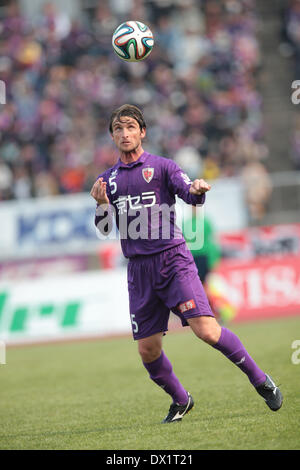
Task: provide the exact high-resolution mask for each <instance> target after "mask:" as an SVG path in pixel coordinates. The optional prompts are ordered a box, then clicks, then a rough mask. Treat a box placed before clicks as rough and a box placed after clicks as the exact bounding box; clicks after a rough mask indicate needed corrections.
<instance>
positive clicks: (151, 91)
mask: <svg viewBox="0 0 300 470" xmlns="http://www.w3.org/2000/svg"><path fill="white" fill-rule="evenodd" d="M83 4H84V2H83ZM37 13H38V14H37V15H36V17H33V18H31V19H30V21H29V20H28V19H26V17H25V16H23V15H22V14H21V12H20V10H19V7H18V4H17V3H15V2H10V4H9V6H7V7H5V8H2V11H1V16H2V21H1V26H0V79H1V80H3V81H4V82H5V84H6V93H7V98H6V105H5V106H1V108H2V111H1V113H0V200H7V199H22V198H26V197H32V196H33V197H41V196H46V195H55V194H68V193H75V192H84V191H90V188H91V186H92V184H93V182H94V180H95V178H96V177H97V175H98V174H99V173H101V172H102V171H103V170H105V169H106V168H108V167H109V166H111V165H112V164H114V163H115V161H116V159H117V154H116V150H115V148H114V147H113V145H112V142H111V138H110V135H109V132H108V118H109V116H110V114H111V111H112V110H113V109H114V108H115V107H118V106H119V105H121V104H124V103H132V104H136V105H138V106H139V107H141V108H142V110H143V112H144V116H145V119H146V122H147V127H148V134H147V139H146V142H145V144H144V148H145V149H146V150H148V151H150V152H152V153H156V154H158V155H163V156H166V157H168V158H172V159H174V160H176V161H177V162H178V163H179V164H180V165H181V166H182V167H183V168H184V169H186V170H187V171H188V173H189V176H190V177H191V178H195V177H199V176H201V177H204V178H206V179H209V180H213V179H215V178H219V177H222V176H235V175H240V176H241V177H242V178H243V180H244V181H245V184H246V186H247V185H249V192H248V194H249V198H251V197H252V198H253V197H254V196H255V197H254V199H255V198H256V199H259V196H258V195H257V194H256V195H253V191H250V188H252V184H253V181H256V183H257V186H259V184H260V183H261V188H262V191H261V194H262V196H261V197H260V199H261V200H264V199H266V200H267V198H268V195H269V186H268V175H267V172H266V170H265V166H264V159H265V158H266V157H267V155H268V149H267V148H266V146H265V144H264V135H263V132H264V127H263V120H262V110H261V105H262V98H261V96H260V93H259V91H258V86H257V76H258V72H259V68H260V65H261V56H260V50H259V45H258V42H257V18H256V12H255V4H254V1H253V0H148V1H147V2H145V1H141V0H127V1H121V0H107V1H104V0H101V1H99V2H98V3H97V2H96V5H95V7H94V8H86V9H85V10H83V14H82V16H81V17H80V20H79V19H77V20H75V19H71V18H70V17H68V16H67V15H66V13H64V12H62V11H59V10H57V9H56V8H55V7H54V5H53V4H51V3H48V4H46V5H44V7H43V9H42V10H41V11H40V12H37ZM295 16H296V17H297V18H298V21H299V12H298V13H297V12H295ZM128 19H137V20H140V21H143V22H144V23H146V24H147V25H148V26H149V27H150V28H151V29H152V31H153V34H154V38H155V46H154V48H153V51H152V53H151V54H150V56H149V57H148V58H147V59H146V60H145V61H142V62H140V63H127V62H123V61H122V60H120V59H119V58H118V57H117V56H116V55H115V54H114V52H113V50H112V46H111V36H112V33H113V31H114V29H115V28H116V27H117V26H118V25H119V24H120V23H122V22H123V21H125V20H128ZM298 24H299V23H298ZM292 29H293V28H292ZM297 37H299V34H298V36H297ZM298 44H299V42H298ZM299 78H300V77H299ZM259 182H260V183H259ZM247 187H248V186H247ZM258 194H259V191H258ZM249 203H250V201H249ZM251 204H252V206H251ZM251 204H250V210H251V211H252V210H253V214H252V215H253V217H255V213H256V212H257V214H258V213H259V211H260V210H261V207H260V206H262V204H261V202H259V201H258V203H257V201H252V203H251Z"/></svg>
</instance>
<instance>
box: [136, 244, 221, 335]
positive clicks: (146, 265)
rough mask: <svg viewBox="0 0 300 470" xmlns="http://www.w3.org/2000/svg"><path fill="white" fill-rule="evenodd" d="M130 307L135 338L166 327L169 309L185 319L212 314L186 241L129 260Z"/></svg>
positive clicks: (184, 320)
mask: <svg viewBox="0 0 300 470" xmlns="http://www.w3.org/2000/svg"><path fill="white" fill-rule="evenodd" d="M127 277H128V291H129V309H130V318H131V324H132V333H133V337H134V339H135V340H137V339H141V338H147V337H148V336H151V335H154V334H155V333H159V332H165V331H167V330H168V321H169V316H170V311H172V312H173V313H175V314H176V315H178V316H179V317H180V319H181V322H182V326H187V325H188V323H187V319H188V318H193V317H199V316H201V315H208V316H211V317H213V316H214V314H213V312H212V310H211V308H210V305H209V303H208V300H207V297H206V294H205V291H204V288H203V286H202V283H201V281H200V279H199V276H198V270H197V268H196V265H195V262H194V259H193V256H192V254H191V252H190V250H189V249H188V248H187V246H186V244H185V243H182V244H180V245H177V246H175V247H174V248H170V249H168V250H166V251H163V252H161V253H158V254H155V255H149V256H138V257H136V258H131V259H130V260H129V263H128V271H127Z"/></svg>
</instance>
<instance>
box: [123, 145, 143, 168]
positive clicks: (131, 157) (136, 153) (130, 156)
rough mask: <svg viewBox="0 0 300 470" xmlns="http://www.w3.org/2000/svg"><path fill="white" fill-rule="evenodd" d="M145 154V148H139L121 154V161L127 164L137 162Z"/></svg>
mask: <svg viewBox="0 0 300 470" xmlns="http://www.w3.org/2000/svg"><path fill="white" fill-rule="evenodd" d="M143 153H144V149H143V147H141V146H139V147H138V148H136V149H134V150H132V151H131V152H121V154H120V160H121V161H122V162H123V163H125V164H128V163H132V162H136V161H137V160H138V159H139V158H140V156H141V155H142V154H143Z"/></svg>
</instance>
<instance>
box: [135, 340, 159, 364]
mask: <svg viewBox="0 0 300 470" xmlns="http://www.w3.org/2000/svg"><path fill="white" fill-rule="evenodd" d="M139 354H140V356H141V359H142V361H143V362H153V361H155V360H156V359H158V358H159V356H160V355H161V349H160V348H159V347H157V346H151V345H145V344H142V345H139Z"/></svg>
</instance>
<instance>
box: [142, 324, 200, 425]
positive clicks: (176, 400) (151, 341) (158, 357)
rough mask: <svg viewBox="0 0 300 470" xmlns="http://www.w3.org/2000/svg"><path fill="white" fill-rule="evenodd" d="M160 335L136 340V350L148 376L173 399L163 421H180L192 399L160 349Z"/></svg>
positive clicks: (192, 402) (161, 335)
mask: <svg viewBox="0 0 300 470" xmlns="http://www.w3.org/2000/svg"><path fill="white" fill-rule="evenodd" d="M162 337H163V333H157V334H155V335H152V336H149V337H147V338H142V339H140V340H138V350H139V354H140V356H141V358H142V361H143V364H144V367H145V368H146V369H147V371H148V372H149V376H150V378H151V379H152V380H153V382H155V383H156V384H157V385H159V386H160V387H162V388H163V390H164V391H165V392H166V393H168V394H169V395H171V397H172V399H173V403H172V405H171V406H170V409H169V413H168V415H167V416H166V418H165V419H164V421H163V422H165V423H170V422H175V421H181V419H182V417H183V416H184V415H185V414H186V413H188V412H189V411H190V410H191V409H192V407H193V405H194V401H193V398H192V397H191V395H190V394H189V393H188V392H187V391H186V390H185V389H184V387H183V386H182V385H181V383H180V382H179V380H178V378H177V377H176V375H175V374H174V372H173V368H172V364H171V362H170V361H169V359H168V358H167V356H166V355H165V353H164V351H163V350H162Z"/></svg>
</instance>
